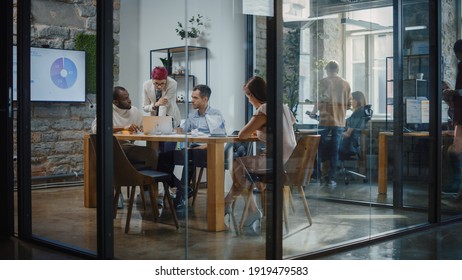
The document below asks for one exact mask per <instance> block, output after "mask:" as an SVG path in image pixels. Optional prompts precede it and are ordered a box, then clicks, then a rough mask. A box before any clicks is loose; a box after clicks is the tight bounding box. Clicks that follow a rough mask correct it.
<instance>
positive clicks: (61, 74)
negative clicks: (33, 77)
mask: <svg viewBox="0 0 462 280" xmlns="http://www.w3.org/2000/svg"><path fill="white" fill-rule="evenodd" d="M50 76H51V80H52V81H53V83H54V84H55V85H56V86H57V87H59V88H62V89H67V88H70V87H72V86H73V85H74V84H75V82H76V81H77V67H76V66H75V63H74V62H73V61H72V60H70V59H69V58H67V57H60V58H58V59H56V60H55V61H54V62H53V64H52V65H51V68H50Z"/></svg>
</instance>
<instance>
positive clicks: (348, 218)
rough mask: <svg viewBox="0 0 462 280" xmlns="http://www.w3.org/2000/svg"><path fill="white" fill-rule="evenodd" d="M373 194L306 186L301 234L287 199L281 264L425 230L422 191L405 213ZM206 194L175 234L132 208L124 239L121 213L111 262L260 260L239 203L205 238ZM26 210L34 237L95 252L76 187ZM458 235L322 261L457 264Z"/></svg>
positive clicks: (457, 227) (450, 230) (12, 243)
mask: <svg viewBox="0 0 462 280" xmlns="http://www.w3.org/2000/svg"><path fill="white" fill-rule="evenodd" d="M376 188H377V187H376V186H374V185H369V184H364V183H362V182H352V183H350V184H349V185H345V184H342V183H341V182H339V184H338V186H337V189H336V190H335V191H333V192H328V191H326V190H325V189H324V188H322V187H320V186H319V185H317V184H316V183H312V184H311V186H310V188H309V190H308V203H309V205H310V210H311V214H312V218H313V225H312V226H311V227H306V226H307V219H306V216H305V215H304V211H303V208H302V205H301V202H300V200H299V198H298V197H297V193H295V192H294V193H293V197H294V208H295V212H291V215H290V218H289V225H290V229H289V233H291V234H293V233H295V234H293V235H291V236H289V237H287V238H285V239H284V241H283V248H284V257H286V258H292V257H296V256H299V255H301V254H304V253H307V252H317V251H320V250H325V249H328V248H332V247H335V246H338V245H341V244H347V243H348V242H351V241H358V240H364V239H368V238H370V237H372V236H376V235H379V234H383V233H387V232H392V231H394V230H397V229H401V228H405V227H411V226H414V225H418V224H425V223H426V220H427V214H426V212H425V209H422V207H425V205H426V204H427V202H426V201H427V200H426V195H425V193H426V192H425V191H423V189H424V188H423V187H421V186H419V185H418V184H417V185H415V186H411V185H409V186H405V188H404V191H403V193H404V195H403V201H404V203H405V206H406V207H393V206H392V205H391V204H392V201H393V199H392V197H391V195H388V196H385V197H384V196H381V195H378V194H377V192H376ZM205 192H206V190H205V189H201V190H200V192H199V195H198V199H197V201H196V205H195V206H194V208H190V209H189V211H188V217H187V218H186V217H185V216H184V215H183V216H182V217H180V224H181V228H180V230H179V231H177V230H176V229H175V227H174V225H173V220H172V217H171V214H170V212H169V210H168V209H166V210H164V211H163V213H162V215H161V217H160V219H159V222H157V223H155V222H154V221H153V218H152V214H151V211H150V210H149V208H148V209H147V211H144V210H143V209H142V207H141V204H137V205H136V206H135V209H134V211H133V214H132V221H131V226H130V232H129V233H128V234H125V233H124V226H125V218H126V214H127V213H126V211H127V207H125V208H124V209H123V210H120V211H119V213H118V215H117V218H116V219H114V240H115V256H116V258H120V259H133V260H136V259H138V260H141V259H165V260H168V259H196V260H201V259H202V260H205V259H264V258H265V240H266V239H265V238H266V236H265V218H263V219H262V229H263V230H262V232H260V233H259V234H250V233H249V232H239V231H238V230H236V226H235V224H236V223H238V222H239V219H240V215H241V211H242V208H243V200H242V199H240V200H239V201H238V203H237V206H236V210H235V215H234V218H235V219H234V220H233V219H228V218H226V222H227V225H228V230H227V231H223V232H218V233H215V232H208V231H206V230H205V227H206V217H205V213H206V209H205V198H206V197H205ZM389 193H390V191H389ZM391 193H392V192H391ZM257 197H259V196H258V194H257ZM125 203H126V204H127V201H125ZM32 204H33V205H32V208H33V216H32V220H33V226H32V231H33V234H34V235H37V236H40V237H43V238H47V239H50V240H54V241H59V242H62V243H64V244H67V245H71V246H75V247H77V248H81V249H85V250H90V251H94V250H96V210H95V209H91V208H85V207H84V206H83V187H82V186H77V187H66V188H48V189H40V190H34V191H33V196H32ZM125 206H126V205H125ZM148 207H150V206H149V205H148ZM445 210H447V211H446V215H447V216H450V215H455V214H457V213H458V212H457V211H454V210H455V209H450V208H447V209H445ZM300 229H302V230H300ZM461 231H462V223H457V224H452V225H446V226H441V227H439V228H437V229H431V230H426V231H424V232H420V233H416V234H411V235H406V236H404V237H400V238H397V239H395V240H393V241H387V242H383V243H381V244H376V245H371V246H366V247H364V248H361V249H355V250H352V251H349V252H344V253H339V254H336V255H332V256H329V257H324V259H462V244H461V243H462V240H461V239H460V236H461ZM285 233H287V232H285ZM1 244H2V247H4V248H5V247H7V248H9V250H7V253H5V250H2V254H3V255H0V256H1V257H2V258H3V259H67V258H71V259H72V258H73V257H72V256H67V255H61V254H59V253H56V252H53V251H49V250H46V249H41V247H39V246H31V245H29V244H25V243H24V242H22V241H19V240H17V239H16V238H11V239H9V240H6V241H2V243H1Z"/></svg>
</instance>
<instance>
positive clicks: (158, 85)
mask: <svg viewBox="0 0 462 280" xmlns="http://www.w3.org/2000/svg"><path fill="white" fill-rule="evenodd" d="M153 83H154V85H155V86H156V87H163V86H165V84H166V83H167V82H165V81H164V82H160V83H158V82H153Z"/></svg>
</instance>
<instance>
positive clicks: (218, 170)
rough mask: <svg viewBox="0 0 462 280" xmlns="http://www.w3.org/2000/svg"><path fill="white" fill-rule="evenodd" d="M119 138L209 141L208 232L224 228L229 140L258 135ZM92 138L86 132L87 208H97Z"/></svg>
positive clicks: (148, 142) (155, 145)
mask: <svg viewBox="0 0 462 280" xmlns="http://www.w3.org/2000/svg"><path fill="white" fill-rule="evenodd" d="M114 136H116V137H117V139H119V140H129V141H146V145H147V146H150V147H151V148H154V149H157V148H158V145H159V142H186V143H189V142H198V143H206V144H207V229H208V230H209V231H223V230H225V229H226V227H225V223H224V211H225V210H224V197H225V194H224V189H225V187H224V182H225V166H224V162H225V155H224V147H225V144H226V143H233V142H243V141H246V142H247V141H248V142H250V141H256V140H257V138H250V139H246V140H242V139H239V138H237V137H230V136H225V137H209V136H190V135H188V136H187V137H186V135H184V134H172V135H144V134H114ZM89 148H90V137H89V135H88V134H86V135H84V191H85V207H96V186H95V183H94V182H96V180H95V178H96V174H91V172H90V170H95V169H91V167H90V165H91V164H95V162H92V161H91V160H90V156H89Z"/></svg>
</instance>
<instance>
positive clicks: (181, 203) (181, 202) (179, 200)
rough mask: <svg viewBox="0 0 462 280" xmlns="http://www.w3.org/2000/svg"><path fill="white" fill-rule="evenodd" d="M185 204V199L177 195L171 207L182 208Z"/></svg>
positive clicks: (178, 209) (177, 209) (179, 209)
mask: <svg viewBox="0 0 462 280" xmlns="http://www.w3.org/2000/svg"><path fill="white" fill-rule="evenodd" d="M185 205H186V201H185V199H184V198H180V197H178V196H177V197H175V199H174V200H173V207H174V208H175V210H176V211H181V210H183V209H184V208H185Z"/></svg>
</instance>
